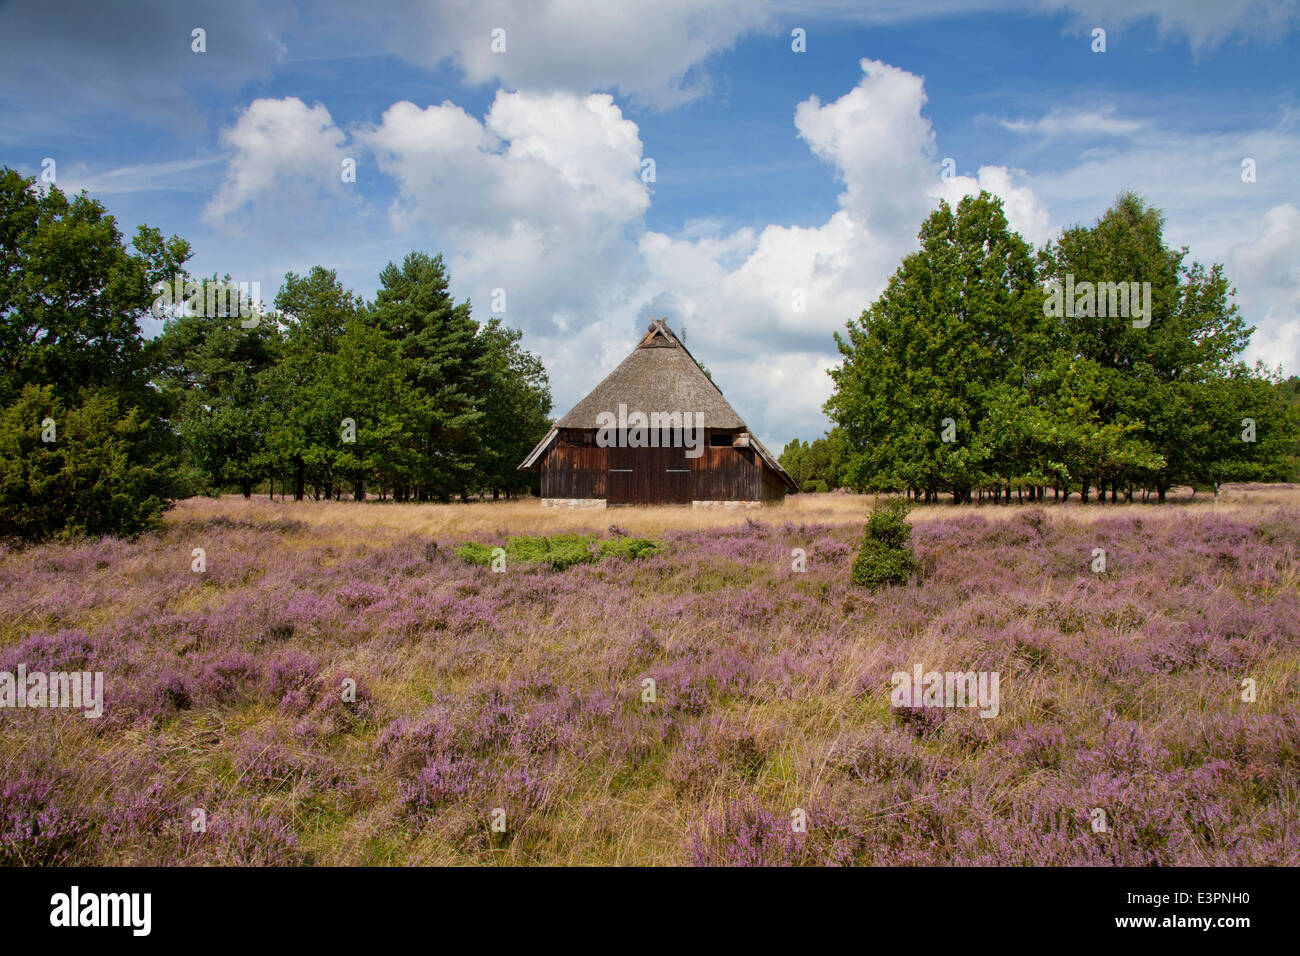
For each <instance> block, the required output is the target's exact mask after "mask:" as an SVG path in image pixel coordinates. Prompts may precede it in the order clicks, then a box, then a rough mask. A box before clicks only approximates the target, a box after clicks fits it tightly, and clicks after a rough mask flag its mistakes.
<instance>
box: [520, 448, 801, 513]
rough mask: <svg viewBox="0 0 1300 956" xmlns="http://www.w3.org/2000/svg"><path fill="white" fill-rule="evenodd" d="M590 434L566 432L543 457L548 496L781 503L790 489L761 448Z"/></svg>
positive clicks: (616, 501)
mask: <svg viewBox="0 0 1300 956" xmlns="http://www.w3.org/2000/svg"><path fill="white" fill-rule="evenodd" d="M594 435H595V432H594V431H593V432H591V433H589V434H582V433H580V432H579V433H574V432H568V431H566V432H564V433H562V434H561V436H560V437H559V438H558V439H557V441H556V443H555V446H554V447H553V448H551V449H550V451H549V452H547V453H546V454H544V455H543V456H542V459H541V461H540V465H541V472H542V488H541V491H542V497H543V498H588V499H590V498H604V499H605V502H606V504H609V505H660V504H679V505H688V504H690V503H691V502H692V501H780V500H781V499H782V497H784V495H785V491H786V487H785V484H784V483H783V482H782V481H781V479H780V477H778V476H777V475H776V474H775V473H773V472H772V470H771V469H770V468H766V467H764V466H763V462H762V460H761V459H760V457H759V454H758V452H757V450H756V449H754V448H753V447H736V446H732V445H730V444H725V445H724V444H721V443H720V442H722V441H726V442H731V441H733V440H736V438H735V436H732V435H721V436H710V441H711V442H719V444H706V445H705V446H704V447H703V448H702V449H700V451H701V454H700V455H699V456H698V457H695V458H688V457H687V455H686V449H684V448H601V447H599V446H598V445H596V443H595V440H594Z"/></svg>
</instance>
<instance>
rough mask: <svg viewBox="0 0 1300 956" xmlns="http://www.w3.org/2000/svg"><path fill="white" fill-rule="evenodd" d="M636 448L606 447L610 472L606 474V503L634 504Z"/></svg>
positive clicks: (635, 502) (635, 501)
mask: <svg viewBox="0 0 1300 956" xmlns="http://www.w3.org/2000/svg"><path fill="white" fill-rule="evenodd" d="M637 450H638V449H634V448H608V449H606V455H607V460H608V461H609V474H608V475H606V476H605V504H607V505H634V504H637V503H638V502H637V500H636V497H637V496H636V463H635V460H634V458H633V456H632V452H634V451H637Z"/></svg>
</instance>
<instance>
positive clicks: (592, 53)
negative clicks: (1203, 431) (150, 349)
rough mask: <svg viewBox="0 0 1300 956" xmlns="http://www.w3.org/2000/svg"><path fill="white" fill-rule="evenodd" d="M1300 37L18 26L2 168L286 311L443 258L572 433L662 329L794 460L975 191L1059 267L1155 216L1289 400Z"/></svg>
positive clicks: (682, 3)
mask: <svg viewBox="0 0 1300 956" xmlns="http://www.w3.org/2000/svg"><path fill="white" fill-rule="evenodd" d="M1297 22H1298V20H1297V14H1296V9H1295V5H1294V4H1293V3H1289V2H1275V0H1246V2H1242V3H1236V4H1228V3H1217V2H1205V0H1187V2H1177V0H1125V2H1120V0H971V2H966V3H960V2H957V0H916V2H903V0H885V2H881V3H870V2H867V3H857V4H841V3H837V2H820V3H813V4H810V5H807V6H802V5H799V4H792V3H778V4H771V3H759V2H745V3H742V2H739V0H697V2H687V0H664V2H661V3H658V4H640V5H636V7H635V8H634V9H618V8H616V7H613V6H612V5H610V4H608V3H602V2H587V0H544V2H534V3H528V4H523V3H518V4H509V3H492V2H486V3H484V2H468V0H447V2H420V0H403V2H400V3H393V4H388V5H383V9H382V10H378V11H377V10H369V9H362V8H361V5H355V4H352V3H347V2H343V0H326V2H322V3H317V4H311V5H308V4H300V5H295V4H284V3H270V2H260V0H232V2H228V3H223V4H219V5H218V4H185V3H165V2H161V0H151V2H134V3H123V4H120V5H113V6H112V7H111V8H108V9H103V8H101V5H98V4H86V5H78V4H70V3H57V2H56V3H50V2H43V3H34V2H33V3H29V2H9V3H4V4H0V79H3V82H2V83H0V91H3V92H0V162H2V163H4V164H5V165H9V166H12V167H15V168H17V169H19V170H20V171H22V172H24V173H26V174H29V175H34V174H39V173H40V172H41V170H42V162H43V160H45V159H47V158H49V159H53V160H54V161H55V171H56V178H57V182H58V183H59V185H60V186H61V187H62V188H64V189H69V190H78V189H81V188H86V189H88V190H90V191H91V192H92V193H93V194H96V195H98V196H100V197H101V198H102V199H103V200H104V202H105V203H106V204H107V205H108V207H109V209H110V211H112V212H113V213H114V214H116V215H117V217H118V219H119V222H120V223H121V225H122V226H123V227H124V231H127V232H128V233H129V232H131V231H133V230H134V228H135V226H136V225H137V224H139V223H141V222H147V223H149V224H150V225H153V226H157V227H159V228H162V229H163V230H164V231H165V232H167V233H176V234H179V235H181V236H183V237H185V238H186V239H188V240H189V241H190V242H191V244H192V246H193V249H194V252H195V255H194V258H193V260H192V262H191V269H192V271H193V272H195V273H196V274H210V273H213V272H218V273H223V274H224V273H227V272H228V273H230V275H231V276H232V277H233V278H235V279H236V280H238V281H250V282H254V281H255V282H259V283H260V285H261V289H262V294H263V297H264V298H265V299H266V300H268V301H269V300H270V299H271V298H273V296H274V294H275V290H276V289H277V288H278V285H279V282H280V280H281V279H282V277H283V274H284V272H285V271H286V270H288V269H294V270H297V271H302V270H305V269H307V268H310V267H311V266H312V265H314V264H318V263H319V264H323V265H326V266H329V267H332V268H336V269H338V271H339V274H340V276H341V278H342V279H343V280H344V281H345V283H346V284H348V285H349V286H350V287H352V288H354V289H356V290H357V291H359V292H361V293H362V294H364V295H366V296H367V297H370V296H373V294H374V292H375V289H376V285H377V276H378V272H379V270H380V268H381V267H382V266H383V265H384V263H386V262H387V261H389V260H393V259H400V258H401V257H402V256H403V255H404V254H405V253H407V252H409V251H412V250H422V251H427V252H438V251H441V252H443V253H444V255H445V256H446V258H447V260H448V262H449V264H450V266H451V271H452V280H453V290H454V291H455V293H456V294H457V296H458V297H461V298H469V299H470V300H471V302H472V303H473V306H474V310H475V314H476V315H477V316H478V317H479V318H481V319H486V318H487V317H488V316H489V315H490V314H491V295H492V290H494V289H503V290H505V292H506V301H507V306H506V309H505V311H504V313H503V314H502V317H503V318H504V319H505V321H507V322H508V323H510V324H513V325H516V326H519V327H521V328H522V329H523V330H524V332H525V340H524V341H525V343H526V345H527V346H528V347H529V348H531V349H532V350H533V351H535V352H537V353H538V354H540V355H541V356H542V357H543V359H544V360H545V361H546V363H547V367H548V369H549V370H550V374H551V380H552V389H553V392H554V394H555V399H556V409H555V411H556V414H561V413H563V412H564V411H566V410H567V409H568V408H569V407H570V406H571V405H572V404H574V403H575V402H576V401H577V400H578V399H579V398H580V397H581V396H582V395H583V394H584V393H585V392H586V391H588V390H589V389H590V388H591V387H592V386H593V385H594V384H595V383H596V382H597V381H598V380H599V378H600V377H601V376H602V375H603V374H605V373H607V372H608V371H609V370H610V369H612V368H613V366H614V365H615V364H617V362H618V361H619V360H620V359H621V358H622V357H623V355H625V354H626V352H627V351H628V350H629V349H630V348H631V347H632V345H633V344H634V342H635V340H636V337H637V335H638V333H639V332H640V331H641V330H642V329H644V326H645V324H646V323H647V322H648V320H649V318H650V317H651V316H659V315H664V316H666V317H667V318H668V320H669V322H670V324H672V325H674V326H675V327H679V326H682V325H685V326H686V327H687V329H688V339H689V342H690V345H691V347H692V350H693V351H694V352H695V353H696V354H697V356H698V357H700V358H701V359H702V360H703V361H704V362H705V363H706V364H707V365H708V366H709V367H710V369H712V370H713V372H714V375H715V379H716V380H717V381H719V383H720V384H721V385H722V387H723V388H724V391H725V392H726V393H727V395H728V397H729V399H731V401H732V403H733V404H734V405H735V406H736V408H737V409H738V410H739V411H740V413H741V415H742V416H743V417H745V418H746V419H747V420H748V421H749V423H750V425H751V426H752V427H753V428H754V429H755V430H756V431H757V432H758V434H759V436H760V437H761V438H762V439H763V440H764V441H766V442H768V443H769V444H770V445H772V446H776V447H779V446H780V445H782V444H783V443H784V442H785V441H786V440H787V439H789V438H791V437H794V436H799V437H803V438H812V437H815V436H816V435H818V434H820V433H821V432H822V431H823V430H824V429H825V428H826V427H827V423H826V422H825V420H824V418H823V416H822V414H821V412H820V406H821V404H822V402H823V401H824V400H825V398H826V396H827V395H828V394H829V381H828V379H827V378H826V376H825V369H826V368H828V367H830V366H831V365H832V364H833V363H834V362H835V360H836V354H835V349H834V343H833V339H832V334H833V332H834V331H836V330H838V329H841V328H842V327H843V325H844V322H845V321H846V320H847V319H849V318H850V317H852V316H854V315H856V314H858V313H859V312H860V311H861V310H862V309H863V308H864V307H866V306H867V305H869V304H870V302H871V300H872V299H873V298H874V297H875V295H876V294H878V293H879V291H880V290H881V288H882V287H883V285H884V283H885V281H886V280H887V279H888V276H889V274H890V273H891V272H892V271H893V269H894V268H895V267H896V266H897V263H898V260H899V258H900V257H901V256H902V255H904V254H906V253H907V252H908V251H910V249H911V248H912V244H913V241H914V237H915V233H916V230H917V228H918V227H919V225H920V223H921V221H922V219H923V218H924V216H925V215H926V213H927V212H928V211H929V210H930V209H932V208H933V207H934V205H935V204H937V202H938V201H939V199H940V198H941V197H942V198H946V199H948V200H949V201H954V200H956V199H957V198H959V197H960V196H961V195H962V194H963V193H966V192H971V191H975V190H978V189H979V188H987V189H989V190H990V191H993V192H995V193H997V194H998V195H1000V196H1002V197H1003V199H1004V201H1005V202H1006V207H1007V212H1008V217H1009V219H1010V220H1011V222H1012V225H1013V226H1015V227H1016V228H1018V229H1020V230H1021V232H1022V233H1023V234H1024V235H1025V236H1026V238H1028V239H1030V240H1031V241H1034V242H1037V243H1041V242H1043V241H1045V240H1047V239H1049V238H1051V237H1052V236H1054V235H1056V234H1057V233H1059V231H1060V229H1061V228H1062V227H1064V226H1068V225H1071V224H1073V223H1075V222H1080V221H1084V222H1088V221H1091V220H1092V219H1094V218H1096V217H1097V216H1098V215H1100V214H1101V213H1102V212H1103V211H1104V209H1105V208H1106V205H1107V204H1108V203H1109V202H1110V200H1111V199H1113V197H1114V196H1115V195H1116V194H1117V193H1118V192H1120V191H1121V190H1123V189H1126V188H1133V189H1136V190H1138V191H1139V192H1140V193H1142V194H1143V195H1144V196H1145V197H1146V198H1147V200H1148V201H1150V202H1151V203H1153V204H1154V205H1156V206H1159V207H1160V208H1162V209H1163V210H1164V211H1165V213H1166V215H1167V220H1168V224H1167V229H1166V238H1167V240H1168V241H1169V242H1170V243H1171V244H1173V245H1176V246H1181V245H1187V246H1189V247H1190V253H1191V256H1192V257H1193V258H1196V259H1199V260H1201V261H1204V262H1224V263H1225V264H1226V266H1227V269H1228V274H1229V277H1230V278H1231V279H1232V280H1233V281H1234V283H1235V284H1236V286H1237V289H1238V296H1237V301H1238V304H1239V305H1240V307H1241V308H1242V311H1243V313H1244V314H1245V315H1246V318H1247V319H1248V320H1249V321H1250V322H1252V323H1253V324H1255V325H1256V326H1258V331H1257V332H1256V336H1255V342H1254V344H1253V345H1252V349H1251V351H1250V352H1249V353H1248V358H1250V359H1251V360H1254V359H1257V358H1258V359H1263V360H1265V361H1266V362H1267V363H1268V364H1269V365H1270V366H1275V365H1278V364H1281V365H1282V366H1283V367H1284V369H1285V370H1286V371H1287V372H1289V373H1294V372H1297V371H1300V209H1298V208H1297V205H1298V204H1300V187H1298V186H1297V178H1296V165H1295V156H1297V155H1300V129H1297V117H1298V116H1300V112H1298V111H1297V107H1298V104H1297V99H1298V97H1297V76H1298V75H1300V71H1298V70H1297V68H1296V65H1295V64H1296V63H1297V62H1300V57H1298V56H1297V53H1298V52H1300V51H1298V49H1297V46H1298V43H1297V33H1296V26H1297ZM200 27H201V28H203V29H204V30H205V31H206V33H205V44H206V50H205V52H202V53H196V52H194V51H193V50H192V49H191V46H192V30H193V29H194V28H200ZM497 28H500V29H504V30H505V41H506V49H505V51H504V52H494V51H493V50H492V49H491V33H492V30H493V29H497ZM795 28H801V29H803V30H804V31H806V52H802V53H796V52H794V51H792V49H791V31H792V30H793V29H795ZM1094 28H1102V29H1104V30H1105V31H1106V50H1105V52H1104V53H1101V52H1094V51H1093V50H1092V45H1093V40H1092V31H1093V29H1094ZM948 157H951V158H952V160H953V161H954V162H955V169H956V173H957V176H956V178H949V179H944V178H943V176H942V175H941V174H942V163H943V160H944V159H945V158H948ZM1247 157H1249V158H1252V159H1254V160H1255V162H1256V179H1255V181H1254V182H1251V183H1245V182H1243V181H1242V177H1241V162H1242V160H1243V159H1245V158H1247ZM349 158H350V159H353V160H355V162H356V167H357V180H356V182H355V183H345V182H343V181H342V179H341V177H340V175H339V170H340V164H341V162H342V161H343V160H344V159H349ZM647 158H649V159H653V160H654V165H655V178H654V181H653V182H645V181H644V180H643V177H642V175H641V172H642V169H643V161H644V160H645V159H647ZM800 299H802V303H803V306H804V307H803V308H802V309H799V308H798V307H797V305H796V302H798V301H799V300H800Z"/></svg>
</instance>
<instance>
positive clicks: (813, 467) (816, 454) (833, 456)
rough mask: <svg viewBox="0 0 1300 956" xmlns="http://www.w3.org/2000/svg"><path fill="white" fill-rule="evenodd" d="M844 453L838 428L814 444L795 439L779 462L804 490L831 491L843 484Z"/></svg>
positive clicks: (783, 450)
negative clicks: (809, 485) (810, 484)
mask: <svg viewBox="0 0 1300 956" xmlns="http://www.w3.org/2000/svg"><path fill="white" fill-rule="evenodd" d="M844 453H845V447H844V432H843V430H842V429H840V428H839V427H838V426H837V427H835V428H832V429H831V430H830V432H829V433H828V434H826V435H824V436H823V437H821V438H818V439H817V440H816V441H814V442H812V443H809V442H803V441H800V440H799V439H798V438H795V439H792V440H791V441H790V442H789V443H788V444H786V446H785V448H784V449H782V451H781V456H780V458H778V459H777V461H778V462H779V463H780V465H781V467H782V468H784V469H785V470H786V473H787V474H788V475H789V476H790V477H791V478H793V479H794V480H795V483H796V484H797V485H799V487H800V489H801V490H803V491H809V490H817V491H829V490H830V489H831V488H838V487H840V486H841V485H842V484H843V472H844ZM810 482H811V483H813V484H814V487H813V488H811V489H810V488H809V487H807V486H808V484H809V483H810Z"/></svg>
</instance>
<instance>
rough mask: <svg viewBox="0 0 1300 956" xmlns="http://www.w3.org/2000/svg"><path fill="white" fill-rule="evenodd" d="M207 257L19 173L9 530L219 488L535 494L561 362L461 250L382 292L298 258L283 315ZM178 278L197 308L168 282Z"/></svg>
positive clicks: (5, 451)
mask: <svg viewBox="0 0 1300 956" xmlns="http://www.w3.org/2000/svg"><path fill="white" fill-rule="evenodd" d="M190 255H191V253H190V248H189V245H188V243H186V242H185V241H184V240H183V239H180V238H179V237H176V236H172V237H170V238H164V237H163V235H162V234H161V232H160V231H159V230H157V229H153V228H150V227H148V226H141V227H140V228H139V229H138V230H137V232H136V235H135V237H134V238H133V239H132V240H131V241H130V242H129V243H128V242H126V241H125V240H124V237H123V235H122V234H121V232H120V231H119V230H118V228H117V224H116V222H115V220H114V218H113V217H112V216H111V215H109V214H108V211H107V210H106V209H105V207H104V206H103V204H102V203H100V202H99V201H97V200H95V199H92V198H90V197H88V196H86V195H85V194H84V193H83V194H81V195H78V196H75V197H71V198H69V197H68V196H66V195H65V194H64V193H63V192H62V191H60V190H59V189H58V188H57V187H54V186H51V187H50V188H48V189H38V188H37V187H36V185H35V182H34V180H33V179H30V178H24V177H22V176H21V175H19V174H18V173H17V172H15V171H13V170H10V169H0V537H9V538H19V539H40V538H45V537H50V536H53V535H57V534H66V533H89V534H104V533H124V534H135V533H138V532H139V531H142V530H144V529H145V528H147V527H149V526H151V525H153V524H154V523H156V520H157V518H158V517H159V515H161V514H162V512H163V511H164V510H165V509H166V508H167V507H168V505H169V504H170V502H171V501H173V500H175V499H177V498H179V497H184V496H187V495H191V494H196V493H205V492H207V493H217V492H222V491H240V492H242V493H243V494H244V495H246V496H248V495H251V494H253V493H254V491H255V490H266V491H268V492H274V491H277V490H278V491H279V492H280V493H281V494H282V495H286V494H292V495H293V496H294V497H295V498H298V499H302V498H304V497H306V496H307V495H311V496H313V497H322V496H323V497H327V498H329V497H342V496H344V495H347V496H350V497H353V498H363V497H367V496H375V495H377V496H379V497H391V498H393V499H396V500H400V501H410V500H420V501H429V500H437V501H446V500H450V499H452V498H453V497H459V498H462V499H463V498H467V497H469V496H473V495H487V494H491V495H493V496H494V497H495V496H500V495H503V494H504V495H507V496H511V495H516V494H519V493H522V492H527V491H528V490H529V489H530V486H531V483H532V482H533V481H535V480H536V477H535V476H534V475H532V474H531V473H527V472H519V471H517V470H516V466H517V465H518V463H519V461H520V460H522V459H523V457H524V456H525V455H526V454H527V452H528V450H529V449H530V448H531V447H532V445H533V444H534V443H535V442H536V441H537V438H538V437H539V436H540V435H542V434H544V433H545V431H546V429H547V428H548V427H549V425H550V418H549V416H550V411H551V395H550V386H549V383H548V380H547V376H546V371H545V368H544V367H543V365H542V363H541V361H540V359H538V358H537V356H535V355H533V354H532V353H530V352H528V351H527V350H525V349H524V348H523V347H522V346H521V344H520V338H521V333H520V332H519V330H517V329H512V328H509V327H507V326H505V325H503V324H502V323H501V322H500V321H499V320H497V319H492V320H490V321H488V322H486V323H479V322H477V321H475V320H474V319H473V318H472V317H471V314H470V305H469V303H468V302H460V303H457V302H455V301H454V300H453V298H452V296H451V294H450V292H449V291H448V285H449V277H448V274H447V270H446V268H445V265H444V263H443V260H442V257H441V256H440V255H437V256H429V255H426V254H424V253H411V254H410V255H408V256H407V257H406V258H405V259H404V260H403V262H402V263H401V264H400V265H397V264H392V263H390V264H389V265H388V266H387V267H386V268H385V269H384V270H383V271H382V272H381V273H380V276H379V281H380V285H379V291H378V293H377V295H376V297H375V300H374V301H373V302H365V301H363V300H362V298H361V297H359V296H357V295H356V294H355V293H353V292H351V291H349V290H347V289H345V288H344V287H343V285H342V284H341V283H340V281H339V279H338V276H337V274H336V273H335V272H334V271H333V270H331V269H327V268H324V267H322V266H316V267H314V268H312V269H310V270H309V271H308V272H307V273H306V274H304V275H297V274H295V273H292V272H291V273H289V274H288V275H287V276H286V277H285V281H284V285H283V286H282V287H281V288H280V290H279V291H278V293H277V295H276V296H275V299H274V302H273V308H271V309H265V310H264V311H263V309H264V307H263V305H262V303H252V302H250V301H248V295H247V293H246V292H242V293H241V292H240V291H239V289H238V287H237V286H235V285H234V284H233V283H232V282H230V279H229V277H228V276H227V277H226V278H225V279H222V280H218V278H217V277H216V276H215V275H214V276H212V277H211V278H209V279H207V280H195V279H193V277H191V276H189V275H188V274H187V273H186V271H185V266H186V263H187V262H188V260H189V259H190ZM178 279H179V280H180V283H179V284H180V286H181V287H183V288H185V290H186V292H187V294H190V295H192V298H193V302H192V305H193V306H194V307H195V308H193V309H185V308H179V307H178V306H179V305H180V303H177V302H175V301H174V297H171V296H166V295H163V296H160V292H163V293H165V292H166V291H167V290H169V289H171V288H173V287H176V284H177V280H178ZM185 283H192V284H191V285H188V286H187V285H185ZM214 288H219V289H221V290H222V292H223V293H224V292H225V291H226V290H234V291H233V294H230V295H226V294H222V295H208V294H206V293H208V292H210V291H211V290H213V289H214ZM160 298H168V299H171V300H172V301H169V302H168V303H167V307H166V308H165V310H164V311H163V313H162V314H163V315H164V316H165V323H164V327H163V331H162V333H161V334H160V335H158V336H157V337H155V338H152V339H146V338H145V337H144V334H143V332H142V330H141V325H140V322H141V320H142V319H144V318H145V317H146V316H147V315H149V314H150V312H151V311H152V312H154V313H157V312H158V305H159V301H160ZM210 306H212V307H210Z"/></svg>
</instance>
